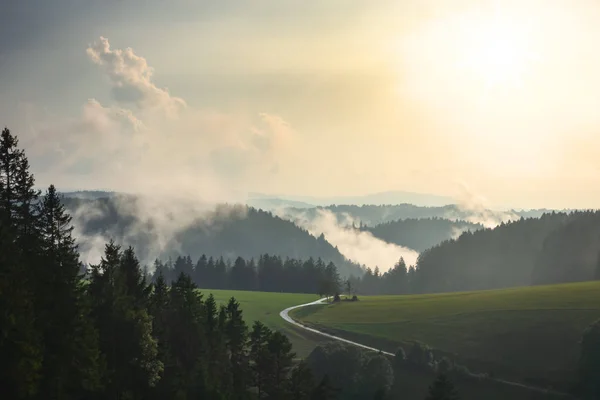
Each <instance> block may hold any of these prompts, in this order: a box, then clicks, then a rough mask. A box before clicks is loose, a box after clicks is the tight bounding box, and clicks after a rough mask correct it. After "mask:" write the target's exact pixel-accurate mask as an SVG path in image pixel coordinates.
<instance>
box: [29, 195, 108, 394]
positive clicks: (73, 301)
mask: <svg viewBox="0 0 600 400" xmlns="http://www.w3.org/2000/svg"><path fill="white" fill-rule="evenodd" d="M39 215H40V231H41V235H42V248H41V250H42V256H41V259H40V261H41V263H42V265H43V268H40V269H39V272H38V275H37V277H38V280H39V282H40V283H41V284H40V285H39V287H38V288H37V290H36V310H37V323H38V324H37V325H38V331H39V332H40V333H41V334H42V337H43V343H44V363H43V379H42V387H41V393H42V395H43V397H45V398H46V397H50V398H60V399H64V398H69V394H73V395H76V394H79V395H83V393H84V392H85V391H94V390H95V389H98V388H99V387H100V383H101V376H100V352H99V348H98V342H97V332H96V331H95V329H94V327H93V326H92V324H91V323H90V318H89V316H88V313H89V307H87V305H86V299H85V297H84V296H85V293H84V287H83V286H82V284H81V282H80V276H79V270H80V262H79V254H78V253H77V246H76V244H75V239H74V238H73V237H72V231H73V226H72V225H71V217H70V216H69V215H68V214H67V213H66V212H65V209H64V206H63V205H62V204H61V200H60V198H59V196H58V194H57V192H56V189H55V187H54V186H53V185H51V186H50V187H49V188H48V191H47V193H46V195H45V196H44V198H43V199H42V202H41V204H40V207H39Z"/></svg>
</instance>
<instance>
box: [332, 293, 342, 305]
mask: <svg viewBox="0 0 600 400" xmlns="http://www.w3.org/2000/svg"><path fill="white" fill-rule="evenodd" d="M338 301H341V299H340V295H339V294H337V293H336V294H335V296H333V302H334V303H337V302H338Z"/></svg>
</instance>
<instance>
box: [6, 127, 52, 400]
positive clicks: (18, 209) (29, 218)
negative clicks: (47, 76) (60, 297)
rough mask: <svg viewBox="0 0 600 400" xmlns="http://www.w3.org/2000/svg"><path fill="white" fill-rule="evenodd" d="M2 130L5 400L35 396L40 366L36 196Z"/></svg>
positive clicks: (13, 142) (12, 141)
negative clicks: (33, 208)
mask: <svg viewBox="0 0 600 400" xmlns="http://www.w3.org/2000/svg"><path fill="white" fill-rule="evenodd" d="M18 143H19V142H18V139H17V137H16V136H13V135H12V133H11V132H10V131H9V130H8V128H5V129H3V130H2V134H1V136H0V309H1V310H2V313H0V386H1V387H2V394H3V396H6V397H7V398H25V397H27V396H31V395H33V394H35V393H36V392H37V389H38V383H39V380H40V369H41V366H42V357H43V355H42V348H41V335H39V333H38V332H37V331H36V329H35V323H34V322H35V299H34V290H35V288H36V283H37V282H36V280H35V276H36V272H37V267H38V265H37V263H36V256H37V255H39V252H40V248H39V241H38V240H36V235H37V234H38V233H39V232H37V229H36V222H37V221H36V220H35V216H34V213H33V210H32V205H33V204H35V202H36V200H37V197H38V194H39V193H38V192H37V191H35V190H34V188H33V187H34V180H33V175H31V174H30V173H29V164H28V161H27V158H26V157H25V152H24V151H23V150H21V149H19V148H18Z"/></svg>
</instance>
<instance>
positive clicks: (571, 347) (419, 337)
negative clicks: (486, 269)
mask: <svg viewBox="0 0 600 400" xmlns="http://www.w3.org/2000/svg"><path fill="white" fill-rule="evenodd" d="M310 311H312V312H309V311H307V310H302V311H298V312H295V313H294V312H292V313H291V314H292V316H293V317H294V318H296V319H299V320H301V321H303V322H305V323H307V324H309V325H314V326H317V327H319V328H322V329H325V330H329V331H334V332H336V333H338V334H340V336H344V337H348V338H354V339H357V341H362V342H365V343H371V344H375V345H380V346H381V347H382V348H385V349H389V350H391V351H393V350H394V349H395V348H396V347H397V346H398V345H402V344H406V343H409V342H411V341H421V342H424V343H427V344H428V345H430V346H431V347H433V348H434V349H436V350H440V352H441V353H445V354H449V355H451V356H452V358H453V359H455V360H456V361H460V362H462V363H464V364H466V365H467V366H469V367H470V368H471V369H473V370H475V371H478V372H489V371H491V372H493V373H494V374H495V375H496V376H498V377H504V378H507V379H513V380H519V381H523V382H530V383H534V384H540V385H543V384H548V383H549V382H552V383H554V384H558V386H559V387H561V388H563V389H564V388H565V387H566V385H567V384H568V382H569V381H570V380H572V379H573V373H574V371H575V368H576V363H577V359H578V357H579V344H578V342H579V340H580V338H581V335H582V332H583V330H584V329H585V328H586V326H588V325H589V324H590V323H591V322H592V321H594V320H596V319H598V318H600V282H586V283H577V284H566V285H554V286H538V287H528V288H514V289H504V290H490V291H479V292H464V293H448V294H434V295H414V296H373V297H362V298H361V299H360V301H359V302H357V303H350V302H342V303H341V304H335V305H326V306H315V307H311V310H310Z"/></svg>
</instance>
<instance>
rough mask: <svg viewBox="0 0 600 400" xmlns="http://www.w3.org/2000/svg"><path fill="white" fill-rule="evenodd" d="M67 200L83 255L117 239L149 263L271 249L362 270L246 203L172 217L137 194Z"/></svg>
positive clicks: (357, 271)
mask: <svg viewBox="0 0 600 400" xmlns="http://www.w3.org/2000/svg"><path fill="white" fill-rule="evenodd" d="M64 202H65V206H66V208H67V210H68V211H69V213H71V214H72V215H74V216H75V219H74V224H75V225H76V233H77V236H78V241H79V243H80V250H81V252H82V253H83V254H85V253H86V252H90V251H92V250H93V248H94V246H97V245H98V244H102V243H104V242H106V241H107V240H108V239H111V238H113V239H114V240H115V242H117V243H127V244H128V245H132V246H134V247H135V249H136V253H137V254H138V256H139V257H140V259H141V260H144V261H145V262H147V263H150V262H152V261H153V259H154V258H162V259H167V258H168V257H173V258H175V257H176V256H178V255H189V256H191V257H192V258H194V259H198V258H199V257H200V256H201V255H202V254H206V255H207V256H213V257H221V256H223V257H224V258H226V259H230V260H233V259H235V258H236V257H243V258H246V259H250V258H258V257H259V256H260V255H261V254H265V253H269V254H272V255H278V256H281V257H291V258H297V259H307V258H309V257H313V258H315V259H317V258H321V259H322V260H323V261H324V262H333V263H334V264H335V265H336V266H337V267H338V270H339V272H340V274H341V275H342V276H347V275H350V274H354V275H357V276H358V275H361V274H362V273H363V271H362V269H361V267H360V266H359V265H357V264H354V263H352V262H350V261H349V260H347V259H346V258H345V257H344V256H343V255H342V254H341V253H340V252H339V251H338V250H337V248H335V247H333V246H332V245H331V244H330V243H329V242H327V241H326V240H325V239H324V238H323V237H320V238H315V237H314V236H312V235H310V234H309V233H308V232H307V231H305V230H303V229H301V228H299V227H298V226H296V225H294V224H293V223H292V222H290V221H286V220H283V219H281V218H278V217H276V216H273V215H272V214H271V213H269V212H265V211H261V210H256V209H253V208H248V207H246V206H241V205H240V206H228V205H221V206H219V207H217V208H216V209H213V210H211V211H202V212H199V211H197V210H194V209H190V211H189V214H186V212H185V211H184V212H182V211H180V210H175V212H176V213H179V214H180V215H171V214H172V213H173V208H174V207H172V206H167V207H166V208H165V209H161V208H160V206H157V205H154V206H153V208H151V209H148V207H145V206H143V205H142V204H141V203H142V200H141V199H140V198H137V197H135V196H115V197H110V198H98V199H80V198H65V199H64ZM141 207H143V208H144V212H141V211H140V208H141ZM181 214H183V215H184V216H183V217H182V215H181ZM100 250H101V249H100Z"/></svg>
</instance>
